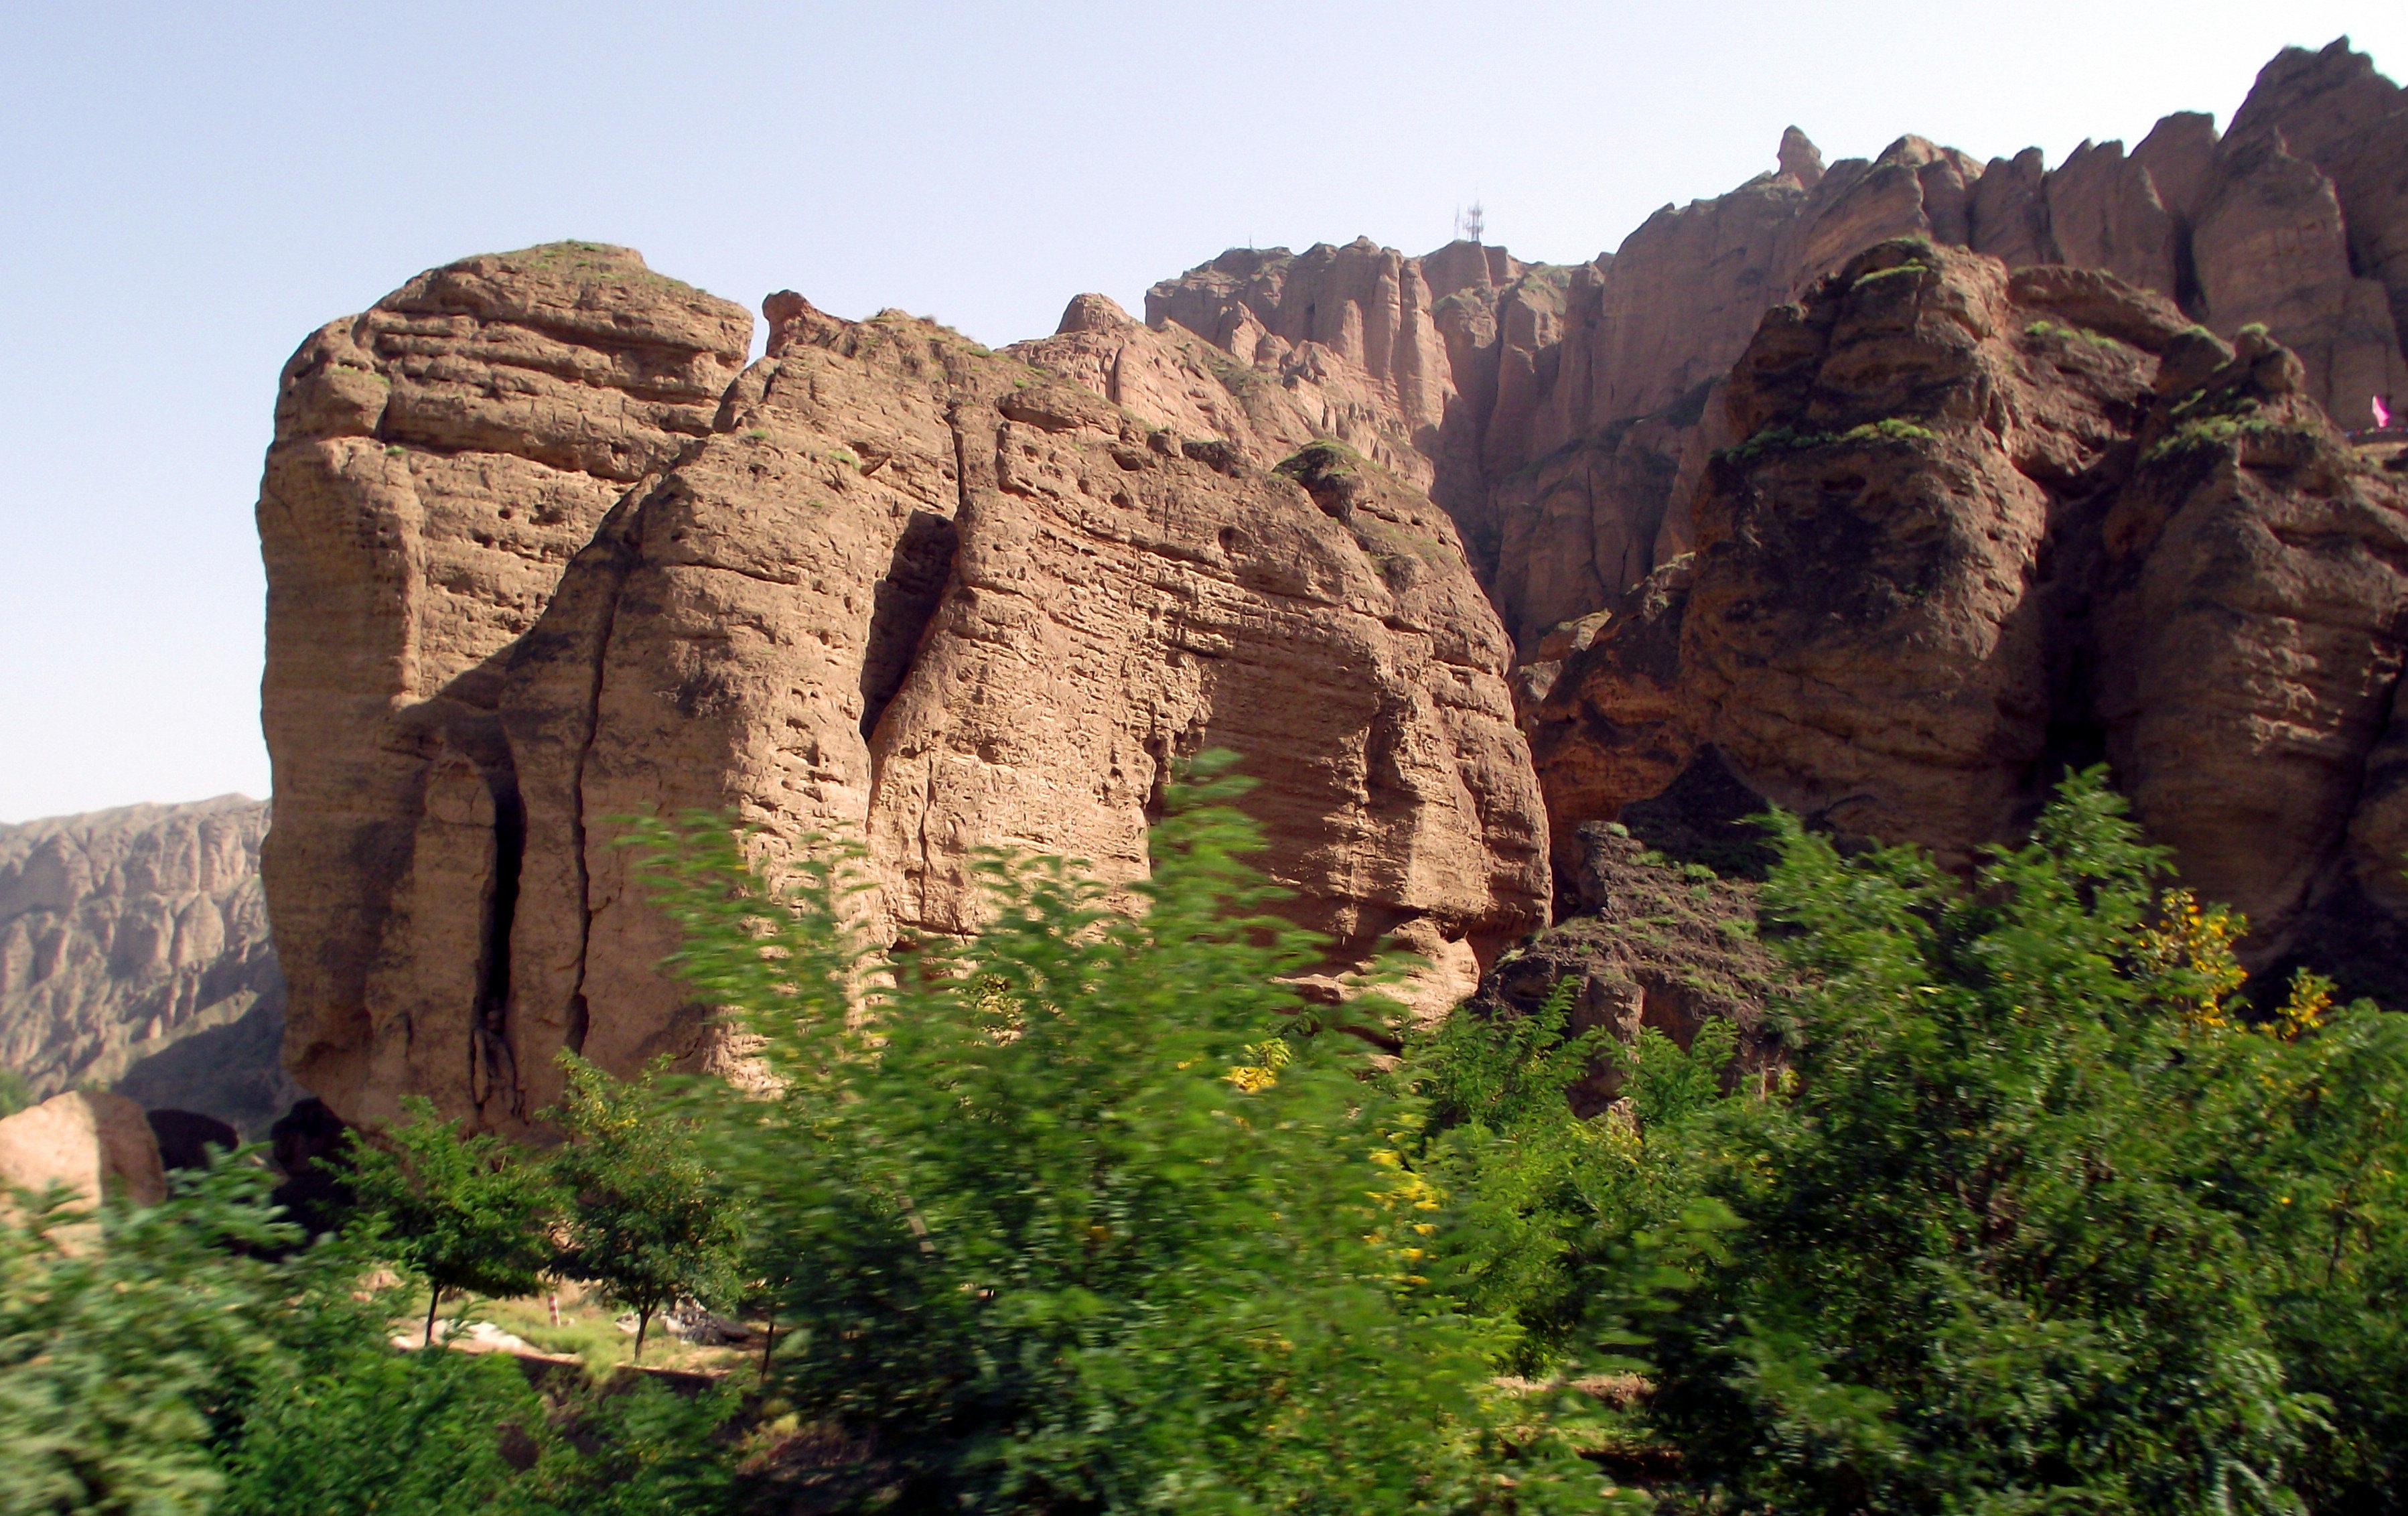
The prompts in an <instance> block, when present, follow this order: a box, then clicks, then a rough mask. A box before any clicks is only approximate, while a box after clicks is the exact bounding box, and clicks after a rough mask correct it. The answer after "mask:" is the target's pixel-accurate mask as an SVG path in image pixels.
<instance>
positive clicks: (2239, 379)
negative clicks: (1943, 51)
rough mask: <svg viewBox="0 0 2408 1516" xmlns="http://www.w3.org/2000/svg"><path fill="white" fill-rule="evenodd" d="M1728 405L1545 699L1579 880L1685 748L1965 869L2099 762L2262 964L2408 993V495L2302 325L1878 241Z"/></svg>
mask: <svg viewBox="0 0 2408 1516" xmlns="http://www.w3.org/2000/svg"><path fill="white" fill-rule="evenodd" d="M1727 406H1728V415H1727V422H1728V424H1729V426H1730V429H1731V431H1732V432H1733V434H1734V435H1736V436H1741V437H1743V438H1744V439H1745V440H1744V442H1743V443H1742V444H1741V445H1740V446H1738V447H1735V448H1733V449H1731V450H1729V451H1724V452H1721V453H1718V454H1716V455H1715V456H1714V458H1713V460H1712V462H1711V463H1710V465H1709V466H1708V469H1707V474H1706V479H1705V483H1704V485H1703V487H1702V489H1701V490H1700V493H1699V499H1698V505H1697V520H1698V530H1699V548H1698V551H1697V552H1696V554H1695V556H1694V557H1691V558H1687V559H1684V560H1682V561H1681V562H1679V563H1677V564H1675V565H1669V566H1667V567H1666V568H1664V569H1660V570H1657V571H1656V574H1654V575H1653V576H1651V578H1650V579H1647V580H1645V581H1642V583H1641V586H1640V587H1639V588H1638V589H1636V590H1635V591H1633V592H1632V594H1630V595H1629V596H1628V597H1627V599H1626V600H1625V602H1624V603H1623V605H1622V606H1621V607H1620V608H1618V609H1617V611H1616V613H1615V614H1614V615H1613V617H1612V618H1611V619H1609V621H1608V622H1607V623H1606V625H1605V628H1604V629H1603V630H1602V631H1601V632H1599V633H1598V635H1597V636H1595V638H1594V640H1592V641H1591V642H1590V644H1589V646H1588V647H1587V648H1586V649H1584V650H1583V651H1576V652H1574V653H1572V654H1571V655H1570V658H1569V659H1568V660H1567V661H1566V662H1565V663H1564V665H1563V666H1562V669H1561V672H1560V674H1559V675H1558V676H1557V677H1556V678H1555V679H1554V682H1553V683H1552V685H1551V686H1549V687H1547V688H1546V689H1545V690H1544V691H1543V694H1541V698H1540V699H1539V700H1538V701H1537V702H1536V703H1535V704H1534V706H1533V708H1531V710H1530V713H1529V726H1530V730H1531V732H1532V734H1533V746H1534V750H1535V753H1536V757H1537V761H1538V764H1539V769H1540V774H1541V780H1542V782H1543V783H1544V784H1545V785H1546V787H1547V791H1548V798H1549V806H1550V812H1551V814H1552V816H1553V817H1554V820H1555V827H1556V833H1555V835H1556V837H1558V839H1559V841H1558V853H1559V856H1558V858H1557V867H1558V870H1559V874H1561V875H1566V876H1568V875H1569V874H1570V871H1571V870H1572V869H1574V868H1576V867H1577V866H1578V864H1579V859H1578V858H1576V857H1571V856H1568V855H1562V854H1563V853H1564V849H1563V847H1562V843H1561V841H1560V839H1562V838H1564V837H1567V836H1569V835H1570V834H1571V833H1572V830H1573V828H1574V826H1575V825H1576V823H1577V822H1579V821H1580V820H1582V819H1583V818H1594V819H1610V818H1613V817H1614V816H1616V815H1627V810H1626V808H1627V807H1629V806H1631V805H1632V804H1633V803H1635V802H1639V801H1641V800H1644V799H1647V798H1649V797H1651V796H1654V795H1656V794H1661V793H1663V792H1665V791H1667V790H1668V789H1670V788H1672V787H1673V786H1674V784H1675V781H1676V780H1678V779H1682V778H1683V776H1684V774H1685V773H1686V772H1687V771H1688V770H1689V769H1690V768H1691V766H1692V765H1694V764H1699V763H1705V762H1709V761H1711V762H1715V763H1721V764H1727V765H1728V767H1729V769H1730V771H1731V772H1732V773H1734V774H1735V775H1736V776H1737V777H1738V779H1740V780H1742V781H1743V782H1744V783H1745V784H1746V785H1747V786H1748V787H1749V788H1751V789H1752V790H1754V791H1755V792H1756V794H1760V795H1762V796H1764V797H1765V798H1767V799H1769V800H1771V801H1774V802H1777V803H1779V804H1782V805H1784V806H1787V807H1789V808H1793V809H1797V810H1799V811H1803V812H1806V813H1808V814H1810V815H1812V816H1813V817H1815V818H1816V819H1818V820H1819V821H1820V822H1823V823H1824V824H1827V825H1828V826H1830V827H1832V828H1833V829H1834V830H1836V831H1837V832H1839V833H1841V834H1842V836H1843V837H1859V838H1874V839H1880V840H1883V841H1890V842H1896V841H1914V842H1918V843H1921V844H1924V845H1926V846H1928V847H1931V848H1934V849H1936V850H1937V851H1939V852H1940V853H1941V855H1942V858H1943V860H1945V861H1948V862H1951V863H1959V864H1961V863H1963V862H1965V861H1967V860H1969V859H1970V858H1971V854H1972V852H1973V851H1974V850H1975V849H1977V848H1978V847H1980V846H1981V845H1982V844H1984V843H1986V842H1990V841H1994V840H2000V839H2003V838H2006V837H2010V836H2012V835H2013V834H2014V831H2015V829H2016V828H2017V827H2018V826H2019V825H2020V824H2022V823H2023V822H2025V821H2026V820H2027V819H2028V816H2029V814H2030V813H2031V811H2032V810H2033V809H2034V808H2036V807H2037V805H2038V804H2039V802H2040V800H2041V799H2042V795H2043V794H2044V792H2045V790H2046V788H2047V787H2048V786H2049V785H2050V784H2052V783H2054V782H2055V781H2056V780H2057V779H2058V778H2059V777H2060V776H2061V775H2062V773H2063V771H2064V769H2065V766H2066V765H2068V764H2078V763H2088V762H2095V761H2098V760H2100V759H2105V760H2107V761H2109V762H2110V763H2111V764H2112V765H2114V772H2115V775H2116V779H2117V781H2118V783H2119V785H2120V786H2121V788H2122V789H2123V790H2124V791H2125V793H2126V794H2128V795H2129V796H2130V797H2131V798H2132V800H2133V803H2134V807H2135V809H2136V812H2137V814H2138V816H2139V818H2140V820H2141V821H2142V822H2143V824H2145V825H2146V826H2147V827H2148V829H2149V830H2150V832H2151V833H2152V835H2153V836H2154V837H2157V839H2158V840H2161V841H2163V842H2166V843H2168V844H2170V845H2171V847H2172V848H2173V850H2174V852H2175V858H2176V862H2177V863H2178V865H2179V866H2180V867H2181V869H2182V872H2183V876H2184V879H2185V880H2186V882H2188V883H2190V884H2192V885H2194V886H2195V887H2197V888H2198V889H2199V890H2200V892H2201V893H2202V894H2205V895H2207V896H2209V897H2211V898H2214V899H2219V900H2224V901H2229V902H2230V903H2231V904H2233V905H2235V906H2237V907H2239V908H2241V909H2243V910H2244V911H2245V912H2247V913H2248V915H2249V917H2250V918H2251V920H2252V922H2253V923H2254V925H2255V930H2254V932H2253V934H2252V936H2251V937H2250V939H2249V942H2248V944H2247V948H2248V957H2249V958H2250V960H2251V961H2252V962H2253V963H2254V964H2256V965H2271V964H2274V963H2276V962H2277V961H2280V960H2283V959H2285V958H2286V957H2287V956H2290V955H2293V954H2295V953H2301V954H2304V955H2305V956H2307V957H2309V958H2311V959H2313V960H2315V961H2317V962H2319V963H2323V964H2327V965H2344V964H2348V965H2352V968H2351V971H2352V972H2353V973H2354V974H2355V975H2356V977H2357V987H2358V988H2362V989H2367V990H2373V991H2377V992H2380V993H2383V994H2386V995H2394V996H2396V995H2399V994H2401V992H2402V991H2403V990H2408V978H2403V976H2402V975H2401V972H2400V971H2399V970H2398V969H2397V968H2396V967H2386V966H2383V965H2378V964H2376V963H2375V962H2374V960H2375V958H2376V957H2378V956H2379V955H2377V954H2375V953H2373V952H2372V951H2370V944H2371V943H2372V942H2374V941H2375V940H2377V939H2378V938H2379V937H2381V935H2382V934H2383V933H2385V932H2389V931H2393V930H2396V928H2393V927H2388V926H2385V925H2384V924H2383V923H2384V922H2386V921H2389V920H2391V918H2390V917H2389V915H2388V912H2390V911H2391V910H2394V909H2396V908H2397V904H2396V903H2397V902H2399V900H2400V895H2401V891H2400V890H2399V888H2398V886H2397V885H2396V883H2394V882H2393V880H2394V878H2395V877H2396V874H2397V869H2398V866H2399V858H2398V854H2399V853H2400V852H2401V851H2402V849H2403V847H2408V835H2403V832H2402V829H2401V826H2400V824H2399V822H2398V820H2397V812H2398V810H2399V807H2398V803H2397V800H2396V798H2395V792H2396V789H2397V786H2396V785H2395V784H2393V783H2392V782H2391V781H2390V778H2389V776H2390V775H2391V774H2392V772H2393V770H2394V769H2395V768H2396V766H2397V765H2395V764H2393V763H2391V762H2390V761H2389V759H2388V758H2387V756H2386V755H2387V753H2388V752H2389V751H2390V750H2389V748H2388V747H2387V746H2386V743H2387V742H2388V741H2389V740H2390V739H2389V738H2388V737H2387V736H2386V733H2387V731H2388V730H2389V729H2390V728H2389V724H2388V723H2390V722H2392V721H2393V717H2392V707H2393V696H2394V692H2395V690H2396V688H2397V685H2398V682H2399V676H2400V672H2401V665H2402V660H2403V657H2408V491H2403V489H2402V488H2401V479H2400V476H2399V475H2397V474H2395V473H2390V472H2387V471H2386V470H2383V469H2380V468H2378V467H2376V466H2375V465H2374V464H2373V462H2372V459H2371V458H2370V457H2369V456H2367V455H2365V454H2363V453H2361V452H2360V451H2358V450H2357V449H2354V448H2352V447H2351V446H2350V445H2349V444H2348V442H2347V441H2346V440H2345V439H2344V438H2343V436H2342V435H2341V434H2340V433H2339V432H2337V431H2336V430H2335V429H2334V428H2333V426H2332V424H2331V423H2330V422H2329V420H2328V419H2327V418H2326V416H2325V414H2324V412H2323V410H2322V409H2321V408H2319V407H2318V406H2317V405H2316V404H2315V401H2314V399H2313V398H2312V397H2311V395H2310V394H2309V393H2308V389H2307V383H2306V372H2305V365H2303V363H2302V362H2301V360H2300V357H2299V356H2298V355H2297V354H2296V353H2294V352H2292V351H2291V350H2288V349H2286V348H2284V347H2282V346H2280V345H2279V344H2275V343H2273V342H2272V341H2270V340H2268V339H2266V338H2265V337H2263V336H2258V335H2257V334H2254V333H2253V334H2247V335H2244V336H2243V340H2242V341H2241V342H2240V343H2239V344H2237V345H2234V346H2228V345H2226V344H2225V343H2223V342H2222V341H2221V340H2220V339H2218V338H2216V337H2215V336H2213V335H2212V334H2210V333H2208V332H2206V331H2204V330H2203V329H2200V328H2197V327H2193V326H2189V325H2188V324H2187V322H2186V320H2185V318H2184V316H2183V315H2182V313H2181V312H2180V311H2179V310H2177V309H2176V308H2175V307H2173V306H2172V305H2171V302H2168V301H2166V300H2165V299H2163V298H2162V297H2161V296H2157V295H2155V294H2152V293H2148V292H2145V291H2142V290H2138V289H2134V288H2133V287H2131V286H2129V285H2128V284H2125V283H2124V282H2122V281H2121V280H2118V279H2114V278H2112V277H2109V276H2106V275H2101V274H2097V273H2088V272H2079V271H2074V270H2069V269H2063V268H2059V267H2054V266H2042V267H2033V268H2028V269H2025V270H2022V271H2019V272H2011V271H2010V270H2009V269H2008V268H2007V267H2006V266H2005V265H2003V264H2001V263H2000V262H1998V261H1997V260H1994V259H1990V258H1986V257H1983V256H1981V255H1978V254H1972V253H1966V252H1961V251H1956V250H1948V249H1944V248H1938V247H1934V246H1932V245H1930V244H1928V243H1910V242H1893V243H1887V244H1884V245H1882V246H1880V247H1877V248H1874V249H1872V250H1869V251H1867V252H1865V253H1863V254H1860V255H1858V256H1857V257H1856V259H1854V260H1852V261H1851V262H1849V263H1848V264H1847V265H1844V266H1843V267H1842V269H1841V270H1840V271H1839V272H1838V273H1837V274H1835V275H1833V276H1831V277H1829V278H1827V279H1824V280H1822V281H1820V282H1818V283H1817V284H1816V285H1815V286H1814V287H1813V289H1812V290H1810V291H1809V292H1808V293H1807V294H1806V296H1805V298H1804V299H1803V300H1801V301H1800V302H1799V303H1797V304H1795V305H1790V306H1785V307H1778V308H1776V309H1774V310H1773V311H1771V312H1770V313H1769V314H1768V315H1767V316H1766V318H1765V320H1764V322H1763V324H1762V326H1761V327H1760V328H1759V330H1758V332H1757V334H1756V339H1755V341H1754V342H1753V343H1752V344H1751V345H1750V347H1749V349H1748V350H1747V352H1746V353H1745V354H1744V355H1742V358H1741V360H1740V363H1739V365H1738V366H1737V367H1736V368H1735V369H1734V370H1733V371H1732V374H1731V378H1730V380H1729V387H1728V397H1727ZM1709 744H1711V746H1712V750H1713V751H1712V752H1709V751H1708V745H1709ZM2344 918H2346V919H2344ZM2370 934H2373V935H2372V936H2370ZM2395 961H2396V960H2395Z"/></svg>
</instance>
